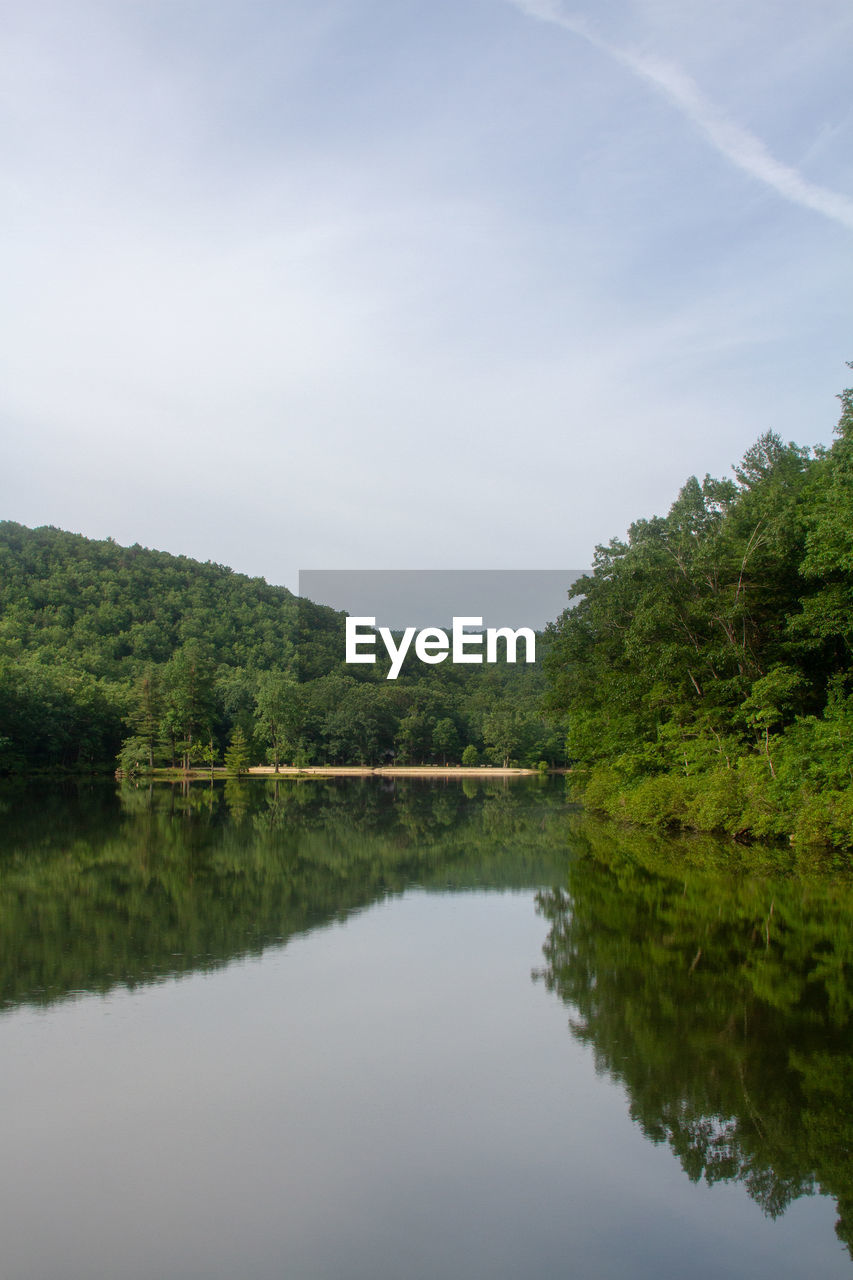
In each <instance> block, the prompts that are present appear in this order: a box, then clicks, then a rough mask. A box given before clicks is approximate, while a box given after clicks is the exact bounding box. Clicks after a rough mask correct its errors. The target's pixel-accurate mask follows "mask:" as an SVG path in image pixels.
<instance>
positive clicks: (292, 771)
mask: <svg viewBox="0 0 853 1280" xmlns="http://www.w3.org/2000/svg"><path fill="white" fill-rule="evenodd" d="M248 772H249V774H250V775H251V776H253V777H270V776H272V777H275V776H276V773H275V769H274V768H273V767H272V765H271V764H257V765H253V766H252V768H251V769H249V770H248ZM537 772H538V770H536V769H497V768H490V767H489V766H487V765H474V766H470V767H466V766H465V765H447V767H446V768H445V767H443V766H442V765H430V764H422V765H376V766H375V767H372V766H371V765H369V764H367V765H305V766H304V767H303V768H301V769H298V768H296V766H295V765H281V766H280V767H279V770H278V776H279V777H287V776H288V775H290V776H291V777H297V776H298V777H303V778H304V777H305V776H306V774H309V775H313V776H316V777H320V778H372V777H374V776H377V777H382V778H520V777H533V776H535V775H536V773H537Z"/></svg>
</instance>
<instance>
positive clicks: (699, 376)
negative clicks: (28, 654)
mask: <svg viewBox="0 0 853 1280" xmlns="http://www.w3.org/2000/svg"><path fill="white" fill-rule="evenodd" d="M1 21H2V37H3V38H2V47H1V48H0V85H2V88H0V97H2V117H3V127H2V130H0V147H2V164H0V182H2V200H0V220H2V233H1V234H0V243H2V249H0V253H2V258H3V264H2V271H3V280H4V285H3V289H2V293H0V298H2V300H0V307H2V309H3V313H4V314H3V320H4V334H5V336H4V340H3V343H2V346H0V364H2V377H0V421H2V430H3V440H4V444H3V455H4V465H3V467H2V469H0V515H2V516H4V517H7V518H11V519H15V520H19V521H21V522H23V523H26V524H42V523H49V524H55V525H59V526H61V527H63V528H70V529H74V530H77V531H79V532H82V533H85V534H87V535H89V536H96V537H105V536H108V535H111V536H113V537H115V538H116V539H117V540H118V541H119V542H135V541H138V542H142V543H144V544H146V545H149V546H157V547H160V548H162V549H165V550H169V551H173V552H184V553H186V554H190V555H194V556H197V557H199V558H201V559H208V558H210V559H213V560H216V561H219V562H222V563H228V564H231V565H233V566H234V567H235V568H238V569H240V570H242V571H244V572H249V573H257V574H263V575H264V576H266V577H267V578H269V579H270V580H272V581H276V582H285V583H287V584H288V585H291V586H295V584H296V573H297V570H298V569H300V568H302V569H316V568H463V567H478V568H479V567H482V568H498V567H500V568H534V567H535V568H557V567H571V568H580V567H583V566H584V565H586V564H588V563H589V561H590V558H591V555H592V549H593V547H594V545H595V543H597V542H601V541H607V540H608V539H609V538H610V537H612V536H621V535H623V534H624V532H625V529H626V528H627V526H628V524H629V523H630V522H631V521H632V520H633V519H635V518H637V517H639V516H644V515H651V514H653V513H655V512H663V511H665V510H666V509H667V507H668V506H669V504H670V502H671V501H672V499H673V498H674V497H675V494H676V492H677V490H678V488H679V486H680V485H681V484H682V483H683V481H684V480H685V479H686V478H687V476H689V475H691V474H693V473H698V474H699V475H700V476H701V475H703V474H704V473H705V472H706V471H709V472H711V473H712V474H724V473H726V472H727V471H728V468H729V467H730V466H731V464H732V463H734V462H735V461H737V460H738V459H739V457H740V456H741V455H742V454H743V452H744V450H745V449H746V448H747V447H748V446H749V445H750V444H751V443H752V441H753V440H754V439H755V437H756V436H757V435H758V434H759V433H760V432H762V431H764V430H766V429H768V428H772V429H774V430H777V431H779V433H780V434H781V435H782V436H783V437H785V438H786V439H791V438H793V439H796V440H797V441H798V442H800V443H806V444H812V443H816V442H823V443H828V442H829V441H830V439H831V437H832V428H833V425H834V423H835V421H836V420H837V416H838V405H837V402H836V400H835V398H834V397H835V395H836V394H837V392H838V391H840V390H841V388H842V387H844V386H845V385H848V383H849V381H851V380H853V379H851V374H850V371H849V370H847V369H846V367H845V361H846V360H849V359H853V331H852V330H853V326H852V325H851V307H850V302H849V298H850V266H851V258H852V257H853V254H851V250H853V97H852V96H851V94H850V91H849V65H850V59H851V53H853V10H851V8H850V5H849V2H848V0H813V2H812V3H810V4H809V5H808V6H806V5H803V4H802V3H801V2H800V0H797V2H796V3H794V2H791V0H772V3H771V2H769V0H750V3H749V4H748V5H744V4H743V3H742V0H741V2H740V3H734V2H733V0H716V2H715V4H714V5H712V6H709V5H707V3H701V4H700V3H698V0H678V2H677V3H676V2H675V0H619V2H614V3H599V4H597V5H591V4H586V5H581V6H574V7H570V6H568V5H561V4H560V3H558V0H516V2H513V0H453V3H450V2H445V0H394V3H391V0H334V2H333V3H327V2H326V0H314V2H313V3H310V4H309V3H302V2H301V0H299V2H292V0H278V3H275V4H273V3H252V2H248V3H247V2H245V0H244V2H243V3H240V4H237V3H236V2H234V3H232V2H231V0H205V2H204V3H201V0H196V2H194V3H190V2H188V0H168V2H164V3H155V2H151V0H135V2H131V0H128V2H127V3H118V2H116V0H112V2H111V3H110V2H107V0H102V2H101V3H93V2H89V0H75V2H74V3H70V4H69V3H67V0H66V2H65V3H50V2H47V0H29V3H27V4H26V6H24V5H23V4H14V3H13V4H10V5H7V6H5V9H4V14H3V17H2V20H1Z"/></svg>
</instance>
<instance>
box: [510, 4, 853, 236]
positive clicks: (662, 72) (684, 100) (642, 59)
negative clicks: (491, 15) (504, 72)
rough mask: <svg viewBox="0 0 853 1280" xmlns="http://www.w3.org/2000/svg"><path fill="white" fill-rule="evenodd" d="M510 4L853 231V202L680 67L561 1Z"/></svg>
mask: <svg viewBox="0 0 853 1280" xmlns="http://www.w3.org/2000/svg"><path fill="white" fill-rule="evenodd" d="M509 3H510V4H512V5H513V6H514V7H515V8H516V9H518V10H519V11H520V12H521V13H523V14H525V15H526V16H527V17H530V18H535V19H536V20H537V21H539V22H548V23H551V24H552V25H553V26H557V27H561V28H562V29H563V30H564V31H569V32H571V33H572V35H576V36H579V37H581V39H583V40H586V41H587V42H588V43H589V44H591V45H593V46H594V47H595V48H596V49H599V50H600V51H601V52H602V53H605V54H606V55H607V56H608V57H610V58H613V59H614V60H615V61H616V62H619V63H621V64H622V66H624V67H627V68H628V70H630V71H632V72H633V73H634V75H636V76H637V77H638V78H639V79H641V80H645V81H646V82H647V83H648V84H650V85H652V86H653V88H655V89H657V90H658V92H659V93H661V94H662V95H663V96H664V97H665V98H667V99H669V101H670V102H671V103H672V104H673V105H674V106H675V107H676V108H677V109H678V110H679V111H680V112H681V113H682V115H684V116H685V117H686V118H687V119H688V120H690V121H691V122H692V123H693V124H694V125H695V126H696V127H697V128H698V129H699V130H700V132H701V133H703V134H704V135H705V137H706V138H707V140H708V142H710V144H711V146H712V147H714V149H715V150H716V151H718V152H719V153H720V155H722V156H725V158H726V159H727V160H728V161H729V162H730V163H731V164H733V165H735V166H736V167H737V168H738V169H741V170H743V172H744V173H747V174H749V176H750V177H751V178H755V179H756V180H757V181H758V182H763V183H764V184H765V186H768V187H770V188H771V189H772V190H773V191H775V192H776V193H777V194H778V195H780V196H782V197H783V199H785V200H788V201H790V202H791V203H792V204H796V205H800V206H801V207H802V208H804V209H811V210H813V211H814V212H815V213H820V214H823V216H824V217H826V218H831V219H832V220H833V221H834V222H838V223H840V224H841V226H843V227H846V228H847V229H848V230H849V231H853V200H851V199H850V198H849V197H847V196H844V195H841V194H840V193H839V192H837V191H832V190H830V189H829V188H828V187H822V186H819V185H817V184H816V183H813V182H809V181H808V180H807V179H806V178H804V177H803V176H802V174H800V173H799V172H798V171H797V170H796V169H793V168H791V166H790V165H786V164H783V163H782V161H781V160H777V159H776V157H775V156H774V155H772V154H771V152H770V151H769V150H768V149H767V147H766V146H765V145H764V143H763V142H762V141H761V139H760V138H757V137H756V136H755V134H753V133H750V132H749V130H748V129H744V128H743V127H742V126H741V125H739V124H737V122H736V121H734V120H732V119H730V118H729V116H727V115H726V113H725V112H724V111H723V110H721V108H720V107H718V106H717V105H716V103H714V102H712V101H711V99H710V98H708V97H706V95H705V94H704V93H703V92H702V90H701V89H700V88H699V86H698V85H697V84H696V82H695V81H694V80H693V79H691V77H690V76H689V75H687V74H686V73H685V72H684V71H682V70H681V68H680V67H677V66H676V65H675V64H674V63H671V62H668V61H666V60H665V59H663V58H657V57H654V56H652V55H650V54H647V53H639V52H637V51H635V50H632V49H622V48H620V47H619V46H617V45H613V44H611V43H610V42H609V41H607V40H604V39H603V38H602V37H601V36H600V35H598V34H597V32H595V31H594V29H593V28H592V27H591V26H590V25H589V23H588V22H587V21H586V20H585V19H584V18H582V17H581V16H579V15H577V14H572V13H568V12H566V10H564V9H563V7H562V5H561V4H560V3H559V0H509Z"/></svg>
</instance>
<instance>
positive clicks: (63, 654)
mask: <svg viewBox="0 0 853 1280" xmlns="http://www.w3.org/2000/svg"><path fill="white" fill-rule="evenodd" d="M343 657H344V645H343V615H342V614H338V613H336V612H335V611H333V610H331V609H327V608H324V607H322V606H319V605H314V604H312V603H311V602H309V601H302V600H298V599H297V597H295V596H294V595H293V594H292V593H291V592H289V591H287V590H286V589H285V588H284V587H274V586H270V585H269V584H268V583H267V582H265V581H264V580H263V579H261V578H249V577H246V576H244V575H242V574H238V573H234V572H233V571H232V570H231V569H228V568H225V567H224V566H222V565H215V564H210V563H206V564H202V563H200V562H198V561H195V560H191V559H188V558H187V557H185V556H172V555H168V554H166V553H165V552H160V551H151V550H148V549H147V548H144V547H140V546H133V547H120V546H118V545H117V544H116V543H114V542H112V541H105V542H99V541H93V540H91V539H87V538H83V537H80V536H79V535H77V534H72V533H66V532H63V531H62V530H60V529H54V528H40V529H27V528H25V527H23V526H22V525H17V524H13V523H11V522H4V523H0V769H4V770H6V771H8V770H27V769H32V768H44V767H57V766H60V767H92V766H103V765H110V766H111V767H115V762H116V755H117V753H118V752H119V750H120V749H122V744H123V763H124V766H125V768H131V769H135V768H144V767H150V766H152V765H154V766H157V765H171V764H178V765H182V766H185V767H189V766H190V765H201V764H210V763H211V762H215V763H221V761H222V759H223V757H224V753H225V751H226V749H227V748H228V746H229V744H230V745H231V748H232V751H233V753H234V754H233V756H232V759H233V760H234V761H235V762H236V763H237V764H238V765H239V764H241V763H245V762H250V763H262V762H264V761H267V760H269V761H270V762H271V763H277V762H291V761H296V762H299V763H315V762H316V763H351V764H359V763H375V762H377V761H381V760H382V759H384V758H386V756H388V755H389V754H390V753H393V754H394V756H395V758H396V759H398V760H400V761H405V762H410V763H416V762H422V761H425V762H435V761H437V762H443V761H448V762H457V761H460V760H461V759H462V756H463V753H464V751H465V748H466V747H467V748H468V754H467V757H466V759H468V760H469V761H472V760H475V759H476V760H481V759H482V760H484V761H486V762H493V763H503V762H504V761H509V760H513V761H515V760H518V761H521V762H523V763H528V762H532V763H536V762H537V761H538V760H539V759H541V758H545V759H547V760H549V761H550V762H560V761H561V760H562V759H563V748H564V738H565V732H564V730H563V729H560V728H559V727H554V726H548V725H546V724H545V721H544V720H543V718H542V715H541V714H540V712H539V702H540V700H541V694H542V692H543V682H542V674H541V671H540V670H538V669H536V670H533V669H529V668H526V667H524V666H521V665H519V666H518V667H514V668H513V667H500V668H482V667H480V668H477V667H466V668H458V667H456V668H454V667H452V666H451V665H450V664H449V663H448V664H444V666H442V667H440V668H439V667H431V668H428V669H424V668H423V667H422V666H421V665H420V664H412V663H410V664H408V666H407V667H405V668H404V671H403V673H402V675H401V677H400V678H399V679H398V680H397V681H394V682H389V681H386V680H385V679H384V668H383V667H382V666H381V665H379V664H377V666H376V667H375V668H374V667H365V666H356V667H347V666H345V664H344V662H343Z"/></svg>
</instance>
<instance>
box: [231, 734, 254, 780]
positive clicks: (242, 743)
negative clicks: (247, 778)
mask: <svg viewBox="0 0 853 1280" xmlns="http://www.w3.org/2000/svg"><path fill="white" fill-rule="evenodd" d="M248 768H249V744H248V742H247V740H246V735H245V733H244V732H243V730H242V729H241V728H240V726H239V725H237V727H236V729H235V730H234V732H233V733H232V735H231V741H230V743H229V745H228V746H227V747H226V749H225V769H226V772H227V773H229V774H232V775H234V776H235V777H239V776H240V774H242V773H245V772H246V770H247V769H248Z"/></svg>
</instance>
